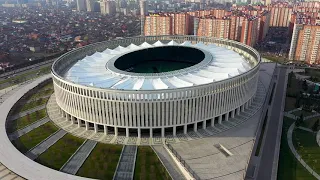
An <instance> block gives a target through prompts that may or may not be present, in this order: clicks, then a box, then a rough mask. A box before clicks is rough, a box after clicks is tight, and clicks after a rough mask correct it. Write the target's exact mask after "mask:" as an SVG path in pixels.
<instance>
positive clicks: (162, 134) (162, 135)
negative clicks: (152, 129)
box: [161, 128, 165, 138]
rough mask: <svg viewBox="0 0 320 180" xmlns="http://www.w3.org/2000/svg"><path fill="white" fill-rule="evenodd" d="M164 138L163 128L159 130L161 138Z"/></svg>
mask: <svg viewBox="0 0 320 180" xmlns="http://www.w3.org/2000/svg"><path fill="white" fill-rule="evenodd" d="M164 136H165V131H164V128H161V137H162V138H164Z"/></svg>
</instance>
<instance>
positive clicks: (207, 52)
mask: <svg viewBox="0 0 320 180" xmlns="http://www.w3.org/2000/svg"><path fill="white" fill-rule="evenodd" d="M164 47H167V48H171V50H175V52H179V53H183V49H181V50H179V51H177V48H176V47H179V48H185V49H186V51H185V52H184V53H185V55H178V54H177V53H173V54H175V57H180V59H179V58H178V59H179V61H178V62H172V61H171V60H172V58H171V59H170V58H169V60H166V59H163V58H161V59H160V61H157V62H155V61H153V62H150V60H154V58H155V56H154V55H153V56H149V57H151V59H148V56H146V54H145V53H143V51H145V52H151V51H150V49H151V48H153V50H152V52H153V53H152V54H154V53H155V52H154V51H155V50H156V49H158V50H159V48H162V49H160V51H159V53H161V52H163V53H167V54H170V55H171V54H172V52H171V53H170V52H167V51H166V50H165V48H164ZM172 48H173V49H172ZM158 50H156V51H158ZM191 50H192V51H193V52H194V53H199V55H198V57H200V59H197V58H198V57H197V58H195V57H192V56H191V54H192V53H191V54H190V52H192V51H191ZM157 53H158V52H157ZM188 53H189V54H190V55H188ZM202 53H203V54H204V56H203V55H202ZM132 54H140V55H139V56H140V58H139V57H138V58H137V57H135V58H133V57H134V56H135V55H134V56H133V55H132ZM141 55H142V56H145V57H147V58H145V59H143V60H141ZM186 55H188V56H189V57H192V58H191V59H192V61H190V59H188V60H186V59H183V58H181V57H184V58H185V57H186ZM158 57H159V56H158ZM128 58H129V59H130V60H132V61H134V62H131V65H130V64H128ZM119 59H120V60H119ZM121 59H125V60H122V61H121ZM133 59H135V60H133ZM137 59H139V60H137ZM170 61H171V62H170ZM117 62H120V63H117ZM141 62H142V63H141ZM190 62H191V63H190ZM129 66H130V67H129ZM251 68H252V67H251V65H250V64H249V62H248V61H247V60H246V59H245V58H244V57H242V56H241V55H240V54H238V53H236V52H234V51H232V50H229V49H227V48H225V47H219V46H217V45H215V44H203V43H201V42H200V43H198V44H192V43H190V42H188V41H185V42H184V43H182V44H178V43H176V42H175V41H171V42H169V43H167V44H163V43H162V42H160V41H157V42H156V43H154V44H152V45H151V44H148V43H147V42H144V43H142V44H140V45H135V44H131V45H129V46H127V47H122V46H118V47H117V48H115V49H106V50H104V51H103V52H96V53H94V54H92V55H91V56H86V57H85V58H83V59H81V60H79V61H77V62H76V63H75V64H74V65H73V66H71V67H70V68H69V69H68V70H67V71H66V73H65V74H64V77H65V78H66V79H67V80H69V81H72V82H74V83H78V84H81V85H86V86H94V87H99V88H107V89H121V90H159V89H173V88H183V87H191V86H196V85H203V84H208V83H212V82H217V81H221V80H224V79H227V78H230V77H234V76H237V75H239V74H242V73H244V72H246V71H248V70H250V69H251ZM139 69H140V70H139ZM152 71H153V72H152Z"/></svg>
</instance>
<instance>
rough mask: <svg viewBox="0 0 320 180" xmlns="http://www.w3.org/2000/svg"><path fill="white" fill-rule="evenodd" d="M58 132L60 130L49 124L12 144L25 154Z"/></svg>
mask: <svg viewBox="0 0 320 180" xmlns="http://www.w3.org/2000/svg"><path fill="white" fill-rule="evenodd" d="M57 130H58V128H57V127H56V126H55V125H54V124H53V123H52V122H47V123H46V124H44V125H42V126H39V127H38V128H35V129H33V130H32V131H30V132H28V133H27V134H24V135H22V136H21V137H20V138H18V139H16V140H14V141H12V144H13V145H14V146H15V147H16V148H17V149H18V150H19V151H21V152H22V153H25V152H27V151H28V150H29V149H31V148H33V147H35V146H36V145H37V144H39V143H40V142H41V141H43V140H44V139H46V138H47V137H49V136H50V135H51V134H53V133H54V132H56V131H57Z"/></svg>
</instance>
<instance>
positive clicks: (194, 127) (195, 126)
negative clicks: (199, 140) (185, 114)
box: [193, 123, 198, 132]
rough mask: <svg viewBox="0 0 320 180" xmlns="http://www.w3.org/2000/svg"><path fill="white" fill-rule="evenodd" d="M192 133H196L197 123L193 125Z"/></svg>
mask: <svg viewBox="0 0 320 180" xmlns="http://www.w3.org/2000/svg"><path fill="white" fill-rule="evenodd" d="M193 131H194V132H197V131H198V124H197V123H194V125H193Z"/></svg>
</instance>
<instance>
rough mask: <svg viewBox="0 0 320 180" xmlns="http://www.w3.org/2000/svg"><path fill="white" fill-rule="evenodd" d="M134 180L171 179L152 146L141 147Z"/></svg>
mask: <svg viewBox="0 0 320 180" xmlns="http://www.w3.org/2000/svg"><path fill="white" fill-rule="evenodd" d="M134 179H135V180H156V179H158V180H166V179H171V177H170V175H169V174H168V172H167V170H166V169H165V168H164V166H163V165H162V163H161V162H160V160H159V158H158V157H157V155H156V154H155V152H154V151H153V150H152V148H151V147H150V146H139V147H138V153H137V159H136V168H135V174H134Z"/></svg>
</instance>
